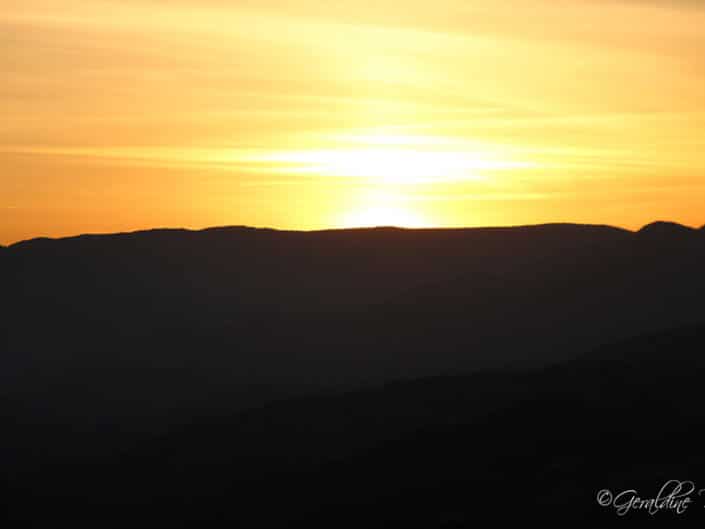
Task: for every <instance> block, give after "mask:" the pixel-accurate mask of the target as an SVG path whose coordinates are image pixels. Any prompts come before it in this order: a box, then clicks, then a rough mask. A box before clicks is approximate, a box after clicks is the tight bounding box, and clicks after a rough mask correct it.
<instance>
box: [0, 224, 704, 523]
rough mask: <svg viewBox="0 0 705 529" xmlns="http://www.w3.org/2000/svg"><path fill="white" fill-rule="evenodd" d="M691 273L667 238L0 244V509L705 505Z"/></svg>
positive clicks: (109, 518)
mask: <svg viewBox="0 0 705 529" xmlns="http://www.w3.org/2000/svg"><path fill="white" fill-rule="evenodd" d="M704 258H705V231H704V230H703V229H700V230H693V229H690V228H685V227H683V226H679V225H675V224H670V223H655V224H652V225H649V226H647V227H645V228H644V229H642V230H640V231H639V232H636V233H632V232H628V231H624V230H619V229H615V228H610V227H603V226H578V225H546V226H534V227H521V228H496V229H467V230H399V229H394V228H378V229H369V230H344V231H324V232H310V233H303V232H281V231H273V230H257V229H250V228H218V229H211V230H204V231H200V232H190V231H184V230H157V231H151V232H140V233H133V234H121V235H112V236H82V237H76V238H70V239H61V240H48V239H38V240H33V241H28V242H23V243H19V244H16V245H12V246H10V247H8V248H4V249H3V248H0V273H1V276H2V277H3V279H4V284H3V299H4V302H3V306H4V307H5V308H6V310H5V314H4V316H3V320H2V321H3V323H2V325H3V327H4V329H3V332H2V335H1V336H0V339H1V340H2V342H0V344H1V346H2V357H1V358H2V360H0V362H2V364H1V365H0V377H1V378H0V381H1V385H0V388H1V389H0V391H1V394H2V401H1V402H0V412H2V414H3V416H4V417H5V419H4V420H3V422H4V424H6V425H7V426H6V428H5V431H4V432H3V449H2V452H1V453H0V464H2V465H3V467H4V468H5V472H3V476H4V477H3V479H4V480H5V482H6V486H5V487H4V488H6V490H7V493H6V494H4V497H5V499H6V503H7V506H8V514H9V515H10V516H12V517H15V518H18V517H19V518H24V519H25V520H28V521H32V520H34V521H35V522H36V523H37V525H40V526H46V523H47V520H51V521H52V522H54V523H57V520H70V521H71V522H72V523H75V524H85V525H91V524H96V523H97V525H99V526H101V527H103V526H111V525H114V526H116V527H119V526H134V527H142V526H154V527H162V526H163V527H172V526H173V527H178V526H183V525H186V526H190V525H193V526H198V523H199V520H227V521H229V522H231V524H235V525H234V526H238V524H241V525H242V526H245V527H247V526H262V527H269V526H291V524H292V523H295V522H298V523H300V524H301V525H302V526H318V525H320V526H324V525H325V526H331V525H333V526H336V527H341V526H350V527H368V526H370V527H371V526H379V525H382V524H383V523H384V520H387V523H388V526H401V527H465V526H466V525H464V524H465V523H466V522H467V520H471V519H475V518H480V519H481V518H497V519H499V518H515V519H528V518H551V517H558V518H561V517H568V518H575V519H584V520H593V519H595V520H599V521H600V523H602V522H604V519H603V518H604V516H606V515H607V514H609V515H610V516H609V517H608V518H607V520H612V519H613V518H615V515H614V512H613V511H611V512H610V511H608V510H605V509H601V508H599V507H598V506H597V504H596V501H595V494H596V492H597V490H599V489H601V488H612V489H615V490H616V489H620V487H622V488H637V489H639V490H640V492H641V489H643V490H644V495H645V496H646V495H647V493H648V494H649V495H655V494H656V492H657V490H654V489H658V487H659V486H660V485H661V484H662V482H664V481H665V480H667V479H692V480H695V481H696V483H697V480H698V479H701V481H702V484H703V487H705V473H703V469H704V466H703V464H704V460H703V457H705V456H703V455H702V454H705V452H703V451H702V448H701V447H702V446H705V445H703V443H702V441H703V440H704V439H703V431H702V419H701V415H702V414H701V413H700V410H699V408H700V405H701V404H702V402H703V398H702V397H703V394H702V391H703V390H701V389H700V380H699V379H700V374H701V373H702V369H701V368H702V367H703V364H704V362H703V361H702V360H701V351H702V350H703V342H704V341H705V335H704V331H703V327H702V326H701V325H700V323H701V322H703V321H705V307H704V305H703V301H702V300H703V299H705V298H704V297H703V294H704V293H705V275H704V274H703V273H702V266H703V263H704V262H705V259H704ZM634 336H642V337H641V338H631V337H634ZM607 344H613V345H607ZM590 351H591V352H590ZM588 352H589V353H588ZM586 353H588V354H586ZM0 487H3V485H2V483H0ZM649 497H650V496H649ZM703 505H705V504H703V503H702V502H701V503H700V504H699V505H697V511H698V512H697V514H694V512H689V513H688V518H690V519H692V518H694V517H697V515H698V514H700V511H702V508H703ZM39 506H42V509H39ZM40 510H41V512H40ZM693 511H695V508H693ZM47 513H51V514H47ZM641 514H643V513H641ZM659 516H660V517H664V516H665V517H667V516H671V514H670V513H661V514H660V515H659ZM637 519H640V517H639V513H637V516H636V518H635V520H637ZM96 520H99V522H96ZM331 520H334V523H332V522H331ZM376 521H379V523H376ZM620 521H623V520H622V519H620Z"/></svg>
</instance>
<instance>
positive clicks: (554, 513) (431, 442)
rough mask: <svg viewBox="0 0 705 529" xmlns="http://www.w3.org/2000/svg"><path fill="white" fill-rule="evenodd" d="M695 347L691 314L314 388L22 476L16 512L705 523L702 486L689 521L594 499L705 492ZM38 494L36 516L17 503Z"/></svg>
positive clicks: (389, 522)
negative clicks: (571, 346)
mask: <svg viewBox="0 0 705 529" xmlns="http://www.w3.org/2000/svg"><path fill="white" fill-rule="evenodd" d="M703 351H705V324H698V325H692V326H687V327H681V328H677V329H673V330H669V331H666V332H660V333H656V334H649V335H644V336H639V337H636V338H633V339H629V340H624V341H620V342H616V343H613V344H609V345H607V346H603V347H601V348H598V349H596V350H594V351H592V352H590V353H588V354H585V355H581V356H580V357H578V358H576V359H574V360H571V361H567V362H563V363H559V364H555V365H552V366H549V367H546V368H540V369H521V370H499V371H488V372H480V373H476V374H472V375H463V376H444V377H432V378H425V379H419V380H413V381H403V382H394V383H388V384H385V385H381V386H377V387H374V388H368V389H360V390H355V391H336V392H318V393H315V394H311V395H309V396H307V397H300V398H295V399H289V400H284V401H276V402H272V403H270V404H269V405H267V406H264V407H261V408H255V409H251V410H248V411H243V412H239V413H234V414H223V415H222V416H220V417H211V418H203V419H201V420H198V421H196V422H195V423H192V424H189V425H184V426H183V427H182V428H180V429H178V430H174V431H171V432H169V433H168V434H164V435H160V436H155V437H154V438H152V439H151V440H150V441H147V442H145V443H142V444H140V445H138V446H135V447H132V448H130V449H128V450H126V451H123V452H122V454H121V455H120V456H116V457H114V458H108V459H106V460H103V461H101V462H100V463H95V462H93V463H91V464H89V465H84V466H79V467H76V466H69V465H64V466H58V467H55V468H54V471H53V472H51V471H49V472H47V471H45V472H44V480H43V481H42V483H41V484H40V485H36V484H32V483H25V482H23V481H22V480H19V479H18V481H17V483H18V484H17V485H15V488H14V491H17V490H20V491H25V490H30V491H31V494H29V495H27V497H25V498H20V499H19V500H17V503H16V504H15V505H16V506H19V508H18V510H17V511H16V512H18V513H20V515H19V518H20V519H22V516H24V517H25V518H24V520H25V521H27V518H30V519H34V520H35V521H39V522H41V521H42V520H43V518H42V517H43V516H48V517H50V518H51V519H52V520H56V519H71V520H72V522H73V525H74V526H77V525H79V526H82V525H81V523H85V524H86V525H91V524H94V523H95V520H96V519H101V520H102V522H101V526H103V527H202V526H203V525H204V524H205V525H223V524H227V525H229V526H233V527H271V528H274V527H330V525H331V524H333V525H335V526H336V527H351V528H352V527H356V528H357V527H363V526H364V527H367V526H370V525H374V526H377V525H380V524H384V526H385V527H426V528H434V527H444V528H451V527H455V528H460V527H472V526H473V525H474V523H476V522H477V521H478V520H493V521H497V520H513V521H528V520H532V519H536V520H544V521H547V520H554V521H556V520H570V521H571V525H577V526H580V527H598V526H599V527H605V526H612V525H616V524H619V525H620V526H623V525H627V526H630V524H631V525H633V526H637V524H638V526H640V527H641V526H642V525H643V523H645V522H648V521H654V523H656V522H659V521H660V522H661V523H662V524H666V523H668V524H669V525H671V524H673V523H678V524H683V523H685V524H686V525H687V524H688V523H691V524H693V525H694V524H695V523H698V524H701V523H702V519H703V516H702V515H703V512H702V503H701V501H702V500H701V498H699V497H698V495H697V493H693V494H692V495H691V498H692V501H694V502H695V504H693V505H691V506H690V507H689V508H688V509H687V510H686V512H684V513H682V514H676V513H675V512H673V511H667V510H663V511H661V512H658V513H656V514H655V515H653V516H652V515H649V514H648V513H647V512H645V511H644V510H639V509H634V510H632V512H629V513H627V515H625V516H623V517H620V516H618V515H617V513H616V511H615V509H614V508H612V507H601V506H599V505H598V503H597V492H598V491H600V490H603V489H609V490H610V491H612V492H613V493H614V494H615V495H616V494H618V493H619V492H620V491H624V490H629V489H635V490H636V491H637V492H638V493H639V495H640V497H642V498H651V497H655V496H656V495H657V494H658V492H659V489H660V488H661V487H662V486H663V485H664V484H665V483H666V482H668V481H669V480H673V479H676V480H692V481H694V482H695V484H696V485H699V487H698V488H701V487H702V483H705V481H704V480H705V458H704V457H703V454H702V446H703V442H704V441H705V418H704V417H703V415H702V411H701V404H702V402H703V400H704V399H705V386H703V384H702V381H701V374H702V373H703V369H704V368H705V356H704V355H703ZM57 490H60V491H61V492H60V493H59V494H57V492H56V491H57ZM15 494H16V492H15ZM42 497H48V498H49V499H48V500H44V501H46V502H47V503H46V504H45V505H46V506H47V509H46V511H37V510H36V509H34V510H33V509H31V508H22V507H23V506H24V505H26V502H30V504H31V502H36V501H37V498H42ZM76 505H80V509H79V510H77V509H76ZM104 513H110V515H109V518H104V515H105V514H104ZM33 517H34V518H33Z"/></svg>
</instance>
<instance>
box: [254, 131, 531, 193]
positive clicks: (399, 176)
mask: <svg viewBox="0 0 705 529" xmlns="http://www.w3.org/2000/svg"><path fill="white" fill-rule="evenodd" d="M335 140H336V142H335V143H336V145H337V146H336V147H334V148H329V149H312V150H302V151H284V152H274V153H270V154H268V155H267V156H266V158H265V159H260V160H259V161H265V162H268V163H270V164H275V165H277V166H278V167H280V168H281V169H282V170H283V171H286V172H287V173H299V174H313V175H317V176H331V177H336V176H337V177H349V178H363V179H366V180H368V181H370V182H373V183H375V184H399V185H407V184H433V183H438V182H454V181H482V180H486V179H487V178H488V176H487V175H488V173H491V172H495V171H502V170H508V169H517V168H526V167H529V166H530V165H531V164H529V163H527V162H520V161H516V160H513V159H511V158H510V157H509V155H507V154H506V153H500V152H496V149H494V150H492V149H490V148H484V149H483V148H482V146H480V147H478V146H477V145H472V144H459V143H458V142H453V141H451V140H449V139H446V138H435V137H427V136H405V135H398V134H380V133H373V134H367V135H359V136H354V135H353V136H341V137H339V138H336V139H335Z"/></svg>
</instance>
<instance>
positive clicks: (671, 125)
mask: <svg viewBox="0 0 705 529" xmlns="http://www.w3.org/2000/svg"><path fill="white" fill-rule="evenodd" d="M0 39H1V40H2V44H1V45H0V67H1V68H2V81H0V116H1V117H2V119H1V120H0V243H2V244H7V243H10V242H14V241H17V240H20V239H26V238H30V237H35V236H42V235H49V236H60V235H70V234H77V233H85V232H114V231H124V230H134V229H142V228H152V227H193V228H199V227H206V226H211V225H226V224H247V225H254V226H270V227H277V228H293V229H316V228H328V227H342V226H353V225H370V224H385V225H386V224H397V225H407V226H479V225H507V224H528V223H540V222H552V221H572V222H591V223H609V224H615V225H620V226H625V227H629V228H636V227H638V226H640V225H642V224H645V223H647V222H649V221H651V220H655V219H671V220H676V221H679V222H683V223H685V224H690V225H698V226H699V225H702V224H703V223H705V208H704V207H703V204H705V61H704V60H703V57H704V56H705V5H704V4H703V3H701V2H698V1H696V0H692V1H688V0H681V1H677V0H671V1H666V0H662V1H660V0H622V1H619V0H562V1H560V2H557V1H555V0H516V1H506V2H496V1H490V0H476V1H472V0H438V1H436V2H427V1H419V0H375V1H361V0H357V1H340V2H331V1H330V0H298V1H297V0H256V1H255V0H236V1H225V0H200V1H196V0H169V1H167V0H120V1H117V0H110V1H106V0H23V1H22V2H17V1H14V0H12V1H10V0H0Z"/></svg>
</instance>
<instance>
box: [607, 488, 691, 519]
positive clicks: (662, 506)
mask: <svg viewBox="0 0 705 529" xmlns="http://www.w3.org/2000/svg"><path fill="white" fill-rule="evenodd" d="M704 493H705V489H700V490H697V491H696V487H695V483H693V482H692V481H687V480H686V481H678V480H676V479H672V480H670V481H667V482H666V483H664V485H663V487H661V490H660V491H659V492H658V494H657V495H656V496H655V497H653V498H641V497H640V496H639V494H638V492H637V491H636V490H634V489H629V490H624V491H622V492H619V493H617V494H615V493H613V492H612V491H611V490H609V489H602V490H601V491H600V492H598V493H597V503H598V504H599V505H600V506H602V507H611V508H613V509H614V510H615V511H616V513H617V515H618V516H624V515H626V514H627V513H629V512H631V511H646V512H648V513H649V514H651V515H654V514H656V513H658V512H662V511H670V512H674V513H676V514H683V513H684V512H685V511H686V510H687V509H688V507H690V506H691V505H692V504H693V496H695V495H696V494H697V495H698V496H700V495H703V494H704Z"/></svg>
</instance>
